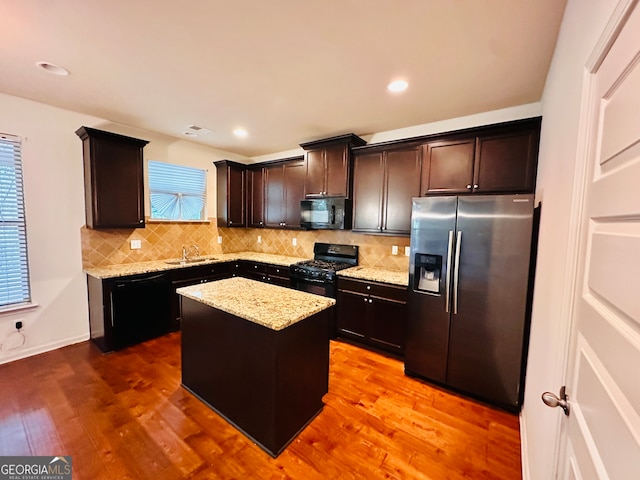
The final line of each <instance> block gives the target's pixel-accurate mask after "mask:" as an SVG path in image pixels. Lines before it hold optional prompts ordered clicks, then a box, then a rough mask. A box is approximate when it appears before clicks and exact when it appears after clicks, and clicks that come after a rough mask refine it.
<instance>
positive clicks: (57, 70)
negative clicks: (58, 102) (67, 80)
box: [36, 62, 69, 77]
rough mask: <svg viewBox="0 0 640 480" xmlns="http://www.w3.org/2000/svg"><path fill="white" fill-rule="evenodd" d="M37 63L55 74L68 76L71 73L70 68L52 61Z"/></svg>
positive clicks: (46, 70)
mask: <svg viewBox="0 0 640 480" xmlns="http://www.w3.org/2000/svg"><path fill="white" fill-rule="evenodd" d="M36 65H37V66H38V67H40V68H41V69H43V70H44V71H45V72H47V73H51V74H53V75H60V76H61V77H66V76H67V75H69V70H67V69H66V68H64V67H61V66H60V65H56V64H55V63H51V62H36Z"/></svg>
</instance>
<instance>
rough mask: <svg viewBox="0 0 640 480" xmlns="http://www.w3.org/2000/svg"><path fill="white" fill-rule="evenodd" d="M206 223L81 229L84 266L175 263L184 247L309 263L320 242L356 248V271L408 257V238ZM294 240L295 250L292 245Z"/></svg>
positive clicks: (399, 265)
mask: <svg viewBox="0 0 640 480" xmlns="http://www.w3.org/2000/svg"><path fill="white" fill-rule="evenodd" d="M209 220H210V222H209V223H147V224H146V226H145V227H144V228H132V229H122V228H118V229H107V230H92V229H89V228H86V226H85V227H82V229H81V237H82V266H83V268H92V267H103V266H107V265H114V264H121V263H133V262H146V261H151V260H158V259H167V258H177V257H179V256H180V255H181V252H182V246H183V245H198V247H199V249H200V254H201V255H213V254H216V253H233V252H244V251H253V252H260V253H273V254H277V255H289V256H293V257H303V258H312V257H313V244H314V243H315V242H324V243H342V244H349V245H358V246H359V247H360V248H359V264H360V265H364V266H367V267H381V268H387V269H390V270H406V269H408V267H409V257H406V256H405V255H404V247H405V246H408V245H409V237H388V236H383V235H364V234H360V233H353V232H351V231H348V230H309V231H305V230H276V229H262V228H219V227H217V225H216V219H215V218H210V219H209ZM219 236H220V237H222V243H221V244H219V243H218V237H219ZM258 237H260V239H261V243H258ZM294 239H295V241H296V245H293V241H294ZM131 240H140V241H141V248H140V249H135V250H132V249H131V246H130V242H131ZM394 245H397V246H398V255H392V254H391V247H392V246H394Z"/></svg>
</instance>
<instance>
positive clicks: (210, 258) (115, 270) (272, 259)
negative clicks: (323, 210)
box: [85, 252, 308, 278]
mask: <svg viewBox="0 0 640 480" xmlns="http://www.w3.org/2000/svg"><path fill="white" fill-rule="evenodd" d="M198 258H199V259H202V261H199V262H191V263H187V264H181V263H179V259H178V258H173V259H171V258H169V259H166V260H155V261H152V262H138V263H123V264H120V265H109V266H107V267H94V268H87V269H85V273H86V274H87V275H91V276H92V277H95V278H115V277H126V276H128V275H138V274H141V273H152V272H163V271H167V270H175V269H178V268H186V267H197V266H198V265H209V264H212V263H224V262H233V261H236V260H248V261H251V262H262V263H269V264H272V265H281V266H283V267H288V266H290V265H293V264H294V263H297V262H301V261H303V260H308V258H300V257H288V256H286V255H273V254H270V253H258V252H238V253H219V254H214V255H204V256H202V257H198ZM167 262H175V263H167Z"/></svg>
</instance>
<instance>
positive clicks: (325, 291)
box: [291, 276, 336, 298]
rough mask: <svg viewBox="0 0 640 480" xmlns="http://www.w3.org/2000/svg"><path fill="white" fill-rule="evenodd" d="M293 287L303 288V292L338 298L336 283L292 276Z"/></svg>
mask: <svg viewBox="0 0 640 480" xmlns="http://www.w3.org/2000/svg"><path fill="white" fill-rule="evenodd" d="M291 288H294V289H296V290H302V291H303V292H308V293H313V294H315V295H322V296H323V297H331V298H336V283H335V282H326V281H322V280H312V279H309V278H298V277H294V276H292V277H291Z"/></svg>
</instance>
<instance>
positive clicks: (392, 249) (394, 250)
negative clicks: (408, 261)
mask: <svg viewBox="0 0 640 480" xmlns="http://www.w3.org/2000/svg"><path fill="white" fill-rule="evenodd" d="M397 254H398V246H397V245H394V246H393V247H391V255H397Z"/></svg>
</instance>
